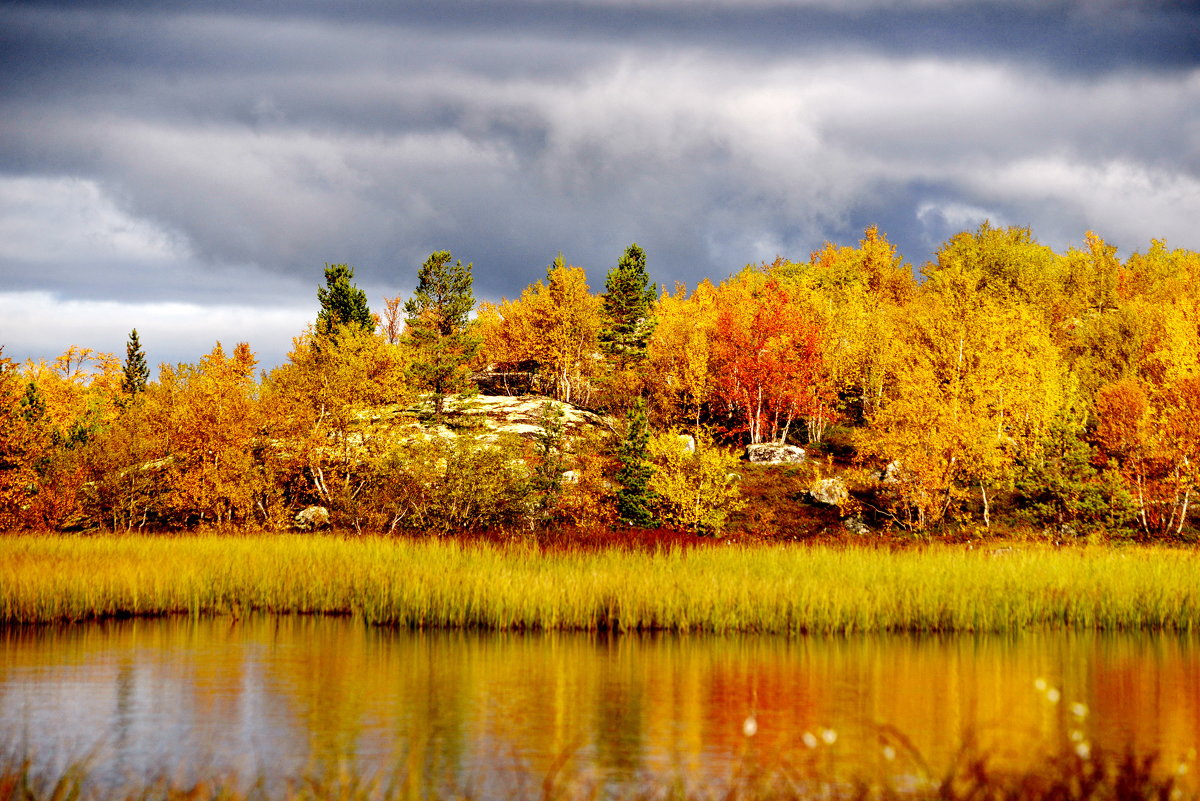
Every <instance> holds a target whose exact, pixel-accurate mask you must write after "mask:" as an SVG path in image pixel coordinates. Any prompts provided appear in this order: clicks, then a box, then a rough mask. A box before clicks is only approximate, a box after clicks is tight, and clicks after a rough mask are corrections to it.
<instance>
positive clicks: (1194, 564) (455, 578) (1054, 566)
mask: <svg viewBox="0 0 1200 801" xmlns="http://www.w3.org/2000/svg"><path fill="white" fill-rule="evenodd" d="M1198 578H1200V554H1198V553H1196V552H1192V551H1182V550H1168V549H1144V550H1140V549H1139V550H1132V549H1130V550H1118V549H1107V548H1094V549H1088V550H1062V551H1059V550H1053V549H1049V548H1030V549H1028V550H1022V549H1017V550H1008V551H1005V552H1002V553H981V552H979V551H968V550H964V549H962V548H954V547H929V548H925V549H919V550H918V549H913V550H907V551H901V552H890V551H884V550H881V549H856V548H847V549H836V548H815V547H814V548H782V547H771V548H768V547H740V546H735V545H731V546H727V547H726V546H722V547H710V548H702V549H690V550H681V549H664V550H657V551H650V552H636V551H629V550H617V549H607V550H601V551H596V552H576V551H563V552H549V553H547V552H543V551H540V550H538V549H537V548H535V547H532V546H529V547H526V546H505V547H500V546H490V545H482V544H473V545H472V544H462V543H459V542H456V541H453V540H387V539H374V538H364V539H357V538H355V539H341V538H337V537H331V536H324V537H323V536H315V535H286V536H284V535H281V536H228V537H220V536H186V537H133V536H95V537H70V536H61V535H37V536H32V535H31V536H7V537H3V538H0V622H7V623H36V622H48V621H54V620H82V619H90V618H103V617H114V616H115V617H120V616H127V615H164V614H174V613H183V614H193V615H235V616H236V615H240V614H242V613H244V612H249V611H255V610H258V611H266V612H274V613H300V614H349V615H355V616H357V617H360V618H362V619H364V620H365V621H367V622H370V623H376V624H383V625H398V626H411V627H414V628H424V627H451V628H453V627H461V628H483V629H559V630H597V629H605V630H618V631H633V630H670V631H708V632H734V631H748V632H855V631H1014V630H1019V629H1025V628H1030V627H1046V626H1049V627H1057V626H1071V627H1077V628H1086V629H1103V630H1117V629H1172V630H1178V629H1192V628H1194V627H1196V626H1197V624H1200V581H1198V580H1197V579H1198Z"/></svg>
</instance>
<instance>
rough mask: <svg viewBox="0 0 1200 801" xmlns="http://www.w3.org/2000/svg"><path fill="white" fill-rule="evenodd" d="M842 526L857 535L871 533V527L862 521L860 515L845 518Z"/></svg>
mask: <svg viewBox="0 0 1200 801" xmlns="http://www.w3.org/2000/svg"><path fill="white" fill-rule="evenodd" d="M842 527H843V528H845V529H846V531H849V532H850V533H851V534H854V535H855V536H858V537H863V536H866V535H867V534H870V533H871V527H870V526H868V525H867V524H866V523H864V522H863V519H862V518H861V517H848V518H846V519H845V521H843V523H842Z"/></svg>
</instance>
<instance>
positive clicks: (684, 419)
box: [0, 223, 1200, 540]
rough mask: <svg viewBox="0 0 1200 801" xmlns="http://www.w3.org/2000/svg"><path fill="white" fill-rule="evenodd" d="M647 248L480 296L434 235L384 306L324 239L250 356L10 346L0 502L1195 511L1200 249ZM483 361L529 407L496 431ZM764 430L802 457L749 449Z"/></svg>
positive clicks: (18, 522)
mask: <svg viewBox="0 0 1200 801" xmlns="http://www.w3.org/2000/svg"><path fill="white" fill-rule="evenodd" d="M651 255H652V254H651ZM652 267H653V262H652V259H651V260H650V261H649V263H648V259H647V254H646V253H644V252H643V251H642V250H641V248H639V247H638V246H637V245H631V246H630V247H629V248H628V249H627V250H626V251H625V253H624V254H623V255H622V256H621V257H620V259H619V260H618V262H617V263H616V265H615V266H614V267H613V268H612V269H610V270H608V271H607V275H606V276H605V277H604V280H603V287H602V288H601V287H600V286H599V285H598V283H599V282H598V281H597V279H596V277H595V276H593V277H592V281H593V282H594V283H597V286H596V287H595V288H593V287H592V286H591V285H590V284H589V278H588V276H587V275H586V274H585V271H584V269H582V268H580V267H576V266H572V265H570V264H569V263H567V262H566V261H565V259H564V258H563V257H562V256H559V257H558V258H557V259H555V260H554V261H553V262H552V263H551V264H550V265H549V266H548V267H547V268H545V271H544V273H543V274H541V275H539V274H538V273H539V272H541V271H540V269H539V270H537V271H531V276H530V277H531V278H534V279H537V280H534V281H533V283H531V284H530V285H529V286H528V287H527V288H526V289H525V290H524V291H523V292H522V293H521V295H520V296H519V297H517V298H515V299H511V300H503V301H501V302H500V303H498V304H493V303H486V302H485V303H478V304H477V303H476V301H475V299H474V296H473V294H472V288H471V283H472V269H473V268H472V265H470V264H463V263H462V262H461V261H457V260H455V259H454V258H453V257H452V256H451V254H450V253H448V252H444V251H443V252H437V253H433V254H431V255H430V257H429V260H428V261H426V263H425V264H424V265H423V266H422V267H421V270H420V273H419V275H418V279H419V283H418V286H417V289H416V290H415V292H414V294H413V295H412V296H411V297H393V298H384V299H383V302H382V305H381V306H380V307H379V309H378V312H377V313H374V312H372V310H371V309H370V307H369V304H368V299H367V297H366V295H365V294H364V293H363V292H362V291H361V290H359V289H358V288H357V287H356V286H355V284H354V272H353V268H352V267H350V266H347V265H340V264H335V265H327V266H326V267H325V270H324V279H323V280H321V279H320V276H319V274H317V271H314V284H316V285H317V286H318V289H317V298H316V301H317V302H316V310H317V314H316V317H315V319H314V322H313V324H312V325H311V326H310V327H309V328H308V330H306V331H303V332H298V335H297V336H296V338H295V340H294V343H293V349H292V352H291V353H290V355H289V359H288V361H287V362H286V363H284V364H283V365H281V366H279V367H277V368H274V369H271V370H268V371H261V370H260V369H259V366H258V364H257V362H256V358H255V354H254V352H253V350H252V349H251V347H250V346H249V345H248V344H246V343H238V344H235V345H233V346H232V347H229V348H227V347H225V346H223V345H222V344H221V343H217V344H216V345H215V346H214V347H213V349H212V351H211V352H209V353H207V354H205V355H203V356H201V357H200V358H199V360H198V361H196V362H195V363H183V364H163V365H161V366H160V367H159V369H158V370H157V374H156V376H154V377H152V376H151V370H150V369H149V365H147V363H146V358H145V354H144V351H143V343H142V342H141V341H140V340H139V338H138V335H137V332H136V330H135V331H133V332H131V334H130V337H129V343H128V347H127V350H126V353H125V354H124V358H121V357H120V356H118V355H116V354H107V353H97V352H94V351H93V350H90V349H88V348H87V347H83V346H76V347H72V348H70V349H69V350H67V351H66V352H65V353H63V354H62V355H61V356H60V357H59V358H58V359H56V360H55V361H54V362H52V363H47V362H26V363H24V364H18V363H15V362H14V361H13V360H11V359H7V358H3V356H4V354H3V352H2V351H0V529H7V530H18V529H42V530H45V529H50V530H92V529H109V530H118V531H124V530H134V529H144V530H175V529H195V528H204V529H208V528H219V529H253V530H285V529H290V528H295V527H297V526H298V525H300V526H316V525H330V526H331V527H333V528H335V529H338V530H349V531H356V532H362V533H383V532H388V533H400V532H418V533H423V532H428V533H454V532H458V531H467V530H522V531H537V530H543V531H544V530H548V529H551V528H554V527H559V526H601V527H606V528H611V529H613V530H616V531H621V530H625V529H626V528H627V527H629V526H635V527H644V528H651V527H662V528H664V529H673V530H678V531H691V532H696V533H699V534H722V533H726V532H730V531H731V530H736V529H737V528H738V525H740V526H741V527H742V529H743V530H745V529H747V528H749V527H750V526H749V524H747V523H746V520H748V519H749V518H748V517H747V513H746V507H747V505H748V503H751V501H750V500H749V499H748V498H747V495H746V491H745V489H746V487H747V486H749V485H750V484H751V483H752V482H753V481H754V480H757V481H758V482H759V484H760V485H761V483H762V481H763V480H764V478H763V477H764V476H768V477H770V476H774V477H775V479H778V480H779V481H785V480H786V481H790V482H792V484H789V486H794V487H798V488H800V489H803V488H805V487H808V486H810V485H812V486H815V485H816V484H817V483H819V482H828V481H830V480H831V479H836V481H837V482H838V486H839V487H840V488H841V492H840V494H836V493H835V495H836V497H835V499H834V500H833V501H832V502H828V501H827V502H826V503H825V507H826V508H825V512H826V513H828V514H832V515H833V517H832V519H833V520H834V521H835V522H838V521H840V522H841V524H842V525H843V526H844V528H841V529H839V530H841V531H843V532H846V530H847V529H849V530H850V531H856V532H858V534H859V535H862V534H863V532H868V533H869V534H870V535H872V536H873V535H877V534H881V533H887V534H889V535H892V534H897V535H905V536H908V535H917V536H920V537H927V536H934V537H936V536H950V535H951V534H954V533H961V532H962V531H963V530H967V529H969V530H971V531H988V530H992V529H993V528H1003V529H1005V530H1008V531H1017V530H1020V531H1026V532H1032V533H1040V534H1046V535H1049V536H1052V537H1054V538H1056V539H1058V540H1070V539H1073V538H1081V537H1089V536H1105V537H1120V538H1136V539H1146V540H1152V539H1153V540H1191V539H1192V538H1194V537H1195V535H1196V526H1195V517H1194V514H1193V510H1192V502H1193V495H1192V493H1193V492H1194V491H1195V490H1196V489H1197V486H1198V483H1200V436H1198V435H1197V432H1198V431H1200V254H1198V253H1195V252H1191V251H1184V250H1170V249H1168V247H1167V246H1166V245H1165V244H1164V243H1162V242H1159V241H1155V242H1152V243H1151V244H1150V245H1149V247H1148V248H1147V249H1145V250H1144V251H1143V252H1137V253H1133V254H1132V255H1130V256H1129V257H1128V258H1126V259H1124V260H1122V259H1120V258H1118V256H1117V249H1116V247H1114V246H1112V245H1110V244H1108V243H1106V242H1105V241H1104V240H1103V239H1102V238H1101V237H1100V236H1097V235H1095V234H1093V233H1090V232H1089V233H1088V234H1087V235H1086V237H1085V238H1084V241H1083V242H1082V243H1080V244H1079V245H1078V246H1076V247H1072V248H1069V249H1068V250H1067V251H1066V252H1065V253H1059V252H1055V251H1054V250H1053V249H1051V248H1050V247H1047V246H1045V245H1043V244H1040V243H1039V242H1038V241H1037V240H1036V238H1035V237H1034V235H1033V233H1032V232H1031V231H1030V230H1029V229H1026V228H1016V227H1012V228H1001V227H993V226H991V225H989V224H987V223H985V224H983V225H982V226H981V227H980V228H979V229H977V230H976V231H973V232H964V233H960V234H958V235H956V236H954V237H952V238H951V239H949V240H948V241H947V242H945V243H944V244H943V245H942V246H941V247H940V248H939V249H938V251H937V252H936V254H935V256H934V258H933V259H932V260H931V261H930V262H929V263H926V264H924V265H921V266H919V267H916V268H914V267H913V266H912V265H910V264H908V263H907V262H905V261H904V260H903V259H902V258H901V256H900V255H898V254H897V253H896V250H895V248H894V247H893V246H892V245H891V244H889V242H888V240H887V238H886V236H885V235H884V234H883V233H881V232H879V231H878V230H877V229H875V228H874V227H872V228H869V229H868V230H867V231H865V233H864V235H863V237H862V239H861V240H860V241H859V242H858V244H857V246H855V247H849V246H838V245H834V244H826V245H825V246H824V247H823V248H821V249H820V250H818V251H816V252H814V253H812V254H811V256H810V258H809V259H808V260H807V261H789V260H787V259H784V258H778V259H776V260H775V261H774V262H772V263H765V264H759V265H750V266H747V267H745V268H744V269H742V270H740V271H738V272H736V273H734V274H733V275H731V276H729V277H728V278H726V279H724V280H722V281H720V282H719V283H716V282H713V281H709V280H704V281H701V282H700V283H699V284H698V285H697V286H694V287H688V286H683V285H678V286H675V287H673V288H662V287H658V286H656V285H655V284H654V283H653V282H652V280H651V278H652V273H653V270H652ZM481 391H482V392H485V393H489V394H496V393H503V394H511V395H517V396H522V397H524V398H526V399H535V400H533V401H531V402H534V403H535V404H536V408H537V415H538V425H537V426H534V427H532V430H531V431H525V432H524V433H523V434H517V433H511V434H510V433H505V432H503V431H500V432H499V433H497V432H495V431H491V430H490V429H485V428H484V427H483V426H482V425H481V423H480V418H481V416H485V415H486V413H487V412H486V410H485V409H484V405H483V404H481V403H480V402H479V400H478V397H479V396H478V394H477V393H479V392H481ZM581 409H582V410H587V411H588V412H591V413H593V414H590V415H589V416H588V417H589V419H593V420H595V421H599V422H597V423H596V424H594V425H590V426H580V425H568V423H569V422H570V418H571V416H572V415H576V416H578V415H577V413H578V412H579V410H581ZM772 442H778V443H790V444H794V445H798V446H800V447H802V448H804V449H805V451H806V452H807V460H806V461H805V462H804V463H803V464H801V465H776V466H761V465H752V464H747V463H746V462H745V461H743V460H742V458H741V455H742V453H743V451H744V449H745V447H746V446H747V445H753V444H758V443H772ZM755 476H757V478H755ZM802 495H803V493H802V492H800V491H799V490H796V491H793V492H791V498H792V500H793V501H795V502H796V503H798V504H800V505H804V504H810V505H812V506H813V507H814V508H816V506H818V505H819V504H816V502H815V501H811V500H809V498H808V496H804V497H801V496H802ZM762 502H763V501H761V499H760V500H755V501H753V503H762ZM314 508H319V509H320V510H321V517H320V518H317V519H314V518H313V517H311V516H310V517H303V516H301V517H300V518H298V517H297V515H298V514H301V515H303V513H304V512H305V511H306V510H312V509H314ZM737 521H741V523H740V524H739V523H738V522H737ZM630 530H633V529H630ZM776 533H779V532H776ZM847 536H849V533H848V532H847Z"/></svg>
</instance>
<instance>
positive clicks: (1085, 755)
mask: <svg viewBox="0 0 1200 801" xmlns="http://www.w3.org/2000/svg"><path fill="white" fill-rule="evenodd" d="M1075 754H1076V756H1078V757H1079V758H1080V759H1089V758H1091V756H1092V744H1091V743H1088V742H1082V743H1079V744H1078V745H1076V746H1075Z"/></svg>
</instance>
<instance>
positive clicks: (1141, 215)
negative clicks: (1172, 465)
mask: <svg viewBox="0 0 1200 801" xmlns="http://www.w3.org/2000/svg"><path fill="white" fill-rule="evenodd" d="M1198 19H1200V8H1198V7H1197V4H1196V3H1166V2H1164V3H1132V2H1119V1H1118V0H1113V1H1112V2H1097V1H1096V0H1093V1H1092V2H1083V1H1081V2H1040V0H1038V1H1035V0H1009V2H952V1H951V0H913V2H900V1H899V0H857V2H855V1H854V0H840V1H839V2H834V0H793V1H792V2H787V1H786V0H780V1H779V2H770V1H768V0H763V2H754V1H753V0H749V1H746V0H740V1H739V2H733V0H728V2H719V1H717V0H660V1H659V2H649V0H647V1H646V2H636V1H634V0H544V1H543V2H532V1H531V0H525V1H524V2H516V1H510V2H493V1H491V0H488V2H484V1H483V0H477V1H476V2H467V0H442V1H441V2H438V3H426V2H419V3H418V2H409V3H390V2H389V3H384V2H382V1H380V2H357V3H345V4H336V5H333V4H318V3H311V2H291V3H286V4H279V3H267V2H214V3H205V4H203V5H196V4H188V5H182V4H178V5H176V4H163V3H160V2H148V1H147V2H142V3H138V2H129V3H105V2H84V3H73V4H63V3H54V4H39V3H22V4H8V5H6V6H3V7H0V60H2V61H0V67H2V68H3V69H0V112H2V114H0V279H2V280H3V284H2V285H0V295H3V294H4V293H5V292H7V293H9V303H10V305H11V304H12V303H16V302H17V301H14V300H13V298H17V297H18V295H17V294H16V293H34V294H23V295H20V297H21V298H26V299H27V300H28V299H30V298H35V295H36V298H42V299H41V300H36V303H52V302H53V299H55V298H57V299H60V300H65V299H76V300H79V301H80V302H83V301H86V300H87V299H93V300H104V301H106V302H119V303H125V304H133V307H131V308H133V311H130V312H129V313H131V314H132V313H135V312H136V308H135V307H136V305H137V304H139V303H140V304H160V306H155V307H154V308H156V309H158V311H157V312H155V313H161V314H162V315H164V317H163V319H166V318H167V317H169V316H170V315H175V317H176V318H179V317H181V316H186V314H188V313H192V312H185V311H180V310H179V309H176V308H175V307H171V308H172V309H174V310H173V311H171V312H170V313H169V314H168V313H167V312H163V311H162V307H161V304H164V303H180V302H182V303H186V304H192V306H191V307H190V308H193V309H194V310H196V311H195V312H194V314H195V317H196V320H197V323H196V324H197V326H198V327H199V326H201V324H202V323H203V318H204V315H203V313H202V311H201V310H203V309H206V308H209V309H214V310H215V309H217V308H219V307H220V308H228V309H235V311H232V312H230V313H229V314H228V315H227V319H228V320H229V321H230V325H231V326H234V327H236V326H238V325H243V323H242V322H238V321H241V320H243V316H239V315H241V312H237V311H236V308H251V307H260V308H274V309H276V310H277V311H278V312H279V313H280V314H285V311H286V314H290V315H292V316H291V317H286V315H285V317H278V318H274V320H273V322H272V325H273V326H274V328H271V329H270V335H271V336H277V335H278V330H279V328H280V327H281V326H284V325H285V323H284V322H283V320H285V319H287V320H295V321H296V323H295V324H296V325H297V326H300V325H302V324H303V321H304V320H306V319H308V318H309V317H311V314H312V306H313V305H314V299H313V295H314V289H315V285H316V283H317V282H318V281H319V279H320V271H321V266H322V265H323V264H324V263H326V262H335V261H345V262H349V263H351V264H353V265H355V266H356V267H357V268H358V279H359V283H360V284H361V285H362V286H364V288H366V289H367V290H368V292H369V294H370V296H371V300H372V302H373V303H375V304H379V302H380V300H381V298H382V297H383V295H384V294H389V295H390V294H404V293H407V292H408V291H409V290H410V289H411V286H412V283H413V280H414V276H415V271H416V267H417V266H418V265H419V264H420V262H421V260H422V259H423V258H424V256H425V255H427V254H428V253H429V252H430V251H431V250H434V249H442V248H449V249H451V250H453V251H454V253H455V255H456V256H460V257H462V258H463V259H464V260H471V261H474V262H475V264H476V290H477V294H478V295H480V296H482V297H489V298H496V297H499V296H500V295H502V294H504V295H509V296H512V295H515V294H516V293H518V292H519V291H520V290H521V288H522V287H523V286H524V285H525V284H527V283H528V282H530V281H532V280H536V279H537V278H538V277H540V276H541V275H542V274H543V270H544V267H545V265H546V264H547V263H548V262H549V261H550V260H551V259H552V258H553V257H554V255H555V254H556V253H557V252H558V251H559V250H562V251H563V252H564V253H565V255H566V257H567V259H568V260H569V261H572V262H574V263H577V264H580V265H583V266H587V267H589V268H591V272H590V276H591V282H592V285H593V288H599V287H600V286H601V285H602V283H603V278H604V272H605V270H607V268H608V267H609V266H611V265H612V264H614V263H615V261H616V258H617V257H618V255H619V254H620V252H621V250H622V249H623V248H624V246H625V245H626V244H628V243H629V242H631V241H638V242H639V243H641V244H642V245H643V246H644V247H646V249H647V251H648V252H649V253H650V255H651V267H652V273H653V275H654V277H655V278H656V279H657V280H659V281H662V282H664V283H668V284H669V283H671V282H673V281H675V280H682V281H687V282H689V283H692V282H695V281H696V280H697V279H699V278H701V277H704V276H711V277H715V278H721V277H723V276H724V275H727V274H728V273H730V272H731V271H734V270H736V269H737V268H738V267H740V266H741V265H743V264H745V263H747V262H753V261H758V260H762V259H770V258H773V257H774V256H775V255H785V256H788V257H791V258H799V259H803V258H806V257H807V255H808V252H809V251H810V250H812V249H814V248H816V247H819V246H820V244H821V243H822V242H823V241H824V240H827V239H828V240H833V241H838V242H842V243H852V242H853V241H855V240H856V239H857V238H858V237H859V236H860V235H861V232H862V230H863V228H864V227H865V226H866V225H868V224H872V223H879V224H880V227H881V229H882V230H884V231H885V232H887V233H888V235H889V237H890V238H891V239H892V241H893V242H896V243H897V244H899V245H900V248H901V251H902V253H904V255H906V256H907V257H908V258H909V259H910V260H911V261H913V262H915V263H918V264H919V263H920V262H921V261H924V260H925V259H926V258H928V257H929V255H930V254H931V253H932V251H933V250H935V249H936V247H937V246H938V244H939V243H940V242H941V241H943V240H944V239H945V238H946V237H948V236H949V235H951V234H953V233H955V232H957V231H959V230H962V229H964V228H966V229H970V228H974V227H975V226H976V225H978V223H979V222H980V221H981V220H982V219H983V218H985V217H987V218H990V219H992V221H993V222H996V223H998V224H1018V225H1030V226H1032V227H1033V229H1034V233H1035V235H1037V236H1038V237H1039V238H1040V239H1042V241H1044V242H1046V243H1047V244H1050V245H1052V246H1054V247H1056V248H1060V249H1061V248H1063V247H1066V246H1067V245H1068V244H1072V243H1078V242H1079V241H1081V239H1082V234H1083V232H1084V231H1085V230H1087V229H1089V228H1094V229H1096V230H1098V231H1099V232H1100V233H1101V234H1103V235H1105V236H1107V237H1109V238H1110V239H1112V240H1113V241H1116V242H1117V243H1118V244H1120V245H1121V246H1122V247H1124V248H1127V249H1136V248H1143V247H1145V245H1146V244H1147V243H1148V241H1149V239H1150V237H1166V238H1167V239H1168V240H1169V241H1170V242H1171V243H1172V244H1173V245H1176V246H1183V247H1197V246H1200V241H1197V240H1196V239H1195V237H1196V233H1195V228H1194V220H1195V217H1196V212H1197V211H1200V64H1198V58H1200V28H1198V24H1197V20H1198ZM36 293H42V294H41V295H37V294H36ZM43 295H44V296H45V297H46V298H50V300H45V299H44V298H43ZM3 300H4V299H3V298H2V297H0V301H3ZM21 302H24V301H21ZM29 302H30V303H34V302H35V301H34V300H29ZM39 308H41V307H39ZM97 308H99V307H97ZM122 308H124V307H122ZM146 308H150V306H146ZM287 310H290V311H287ZM114 314H115V312H113V310H112V308H111V307H105V309H104V310H103V312H101V311H97V312H96V315H97V320H101V319H105V320H107V319H108V318H109V317H112V316H113V315H114ZM214 314H215V312H214ZM77 316H78V317H80V318H81V319H82V318H83V317H86V310H85V309H84V307H79V311H78V313H77ZM26 319H28V320H36V319H37V318H36V317H34V316H30V317H28V318H26ZM223 319H225V318H223ZM33 324H34V323H32V322H31V323H30V325H33ZM122 325H123V323H122ZM247 325H248V323H247ZM128 327H131V326H124V328H119V327H118V330H119V332H120V334H121V335H122V336H123V334H124V331H126V330H127V329H128ZM106 330H107V329H106ZM198 330H199V328H198ZM238 330H241V329H238ZM296 330H298V328H297V329H296ZM263 331H264V333H263V335H264V336H265V335H266V329H263ZM251 333H253V332H251ZM183 336H184V335H183V334H182V333H178V337H181V338H182V337H183ZM205 336H206V337H208V333H206V334H205ZM239 336H240V334H239ZM5 340H7V341H10V342H11V341H13V340H12V334H11V333H10V332H8V331H5V330H4V324H3V322H2V321H0V342H3V341H5ZM180 341H183V340H182V339H180ZM255 344H259V343H257V342H256V343H255ZM286 345H287V343H286V341H283V342H281V343H276V344H275V353H274V354H273V355H274V356H276V357H277V356H279V355H280V353H281V352H282V350H284V349H286ZM47 347H49V346H47ZM260 347H262V346H261V345H260ZM196 350H197V352H198V351H199V348H197V349H196ZM193 355H194V354H193ZM181 356H182V355H181ZM270 358H271V357H269V356H268V357H265V358H264V360H265V361H269V360H270Z"/></svg>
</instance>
